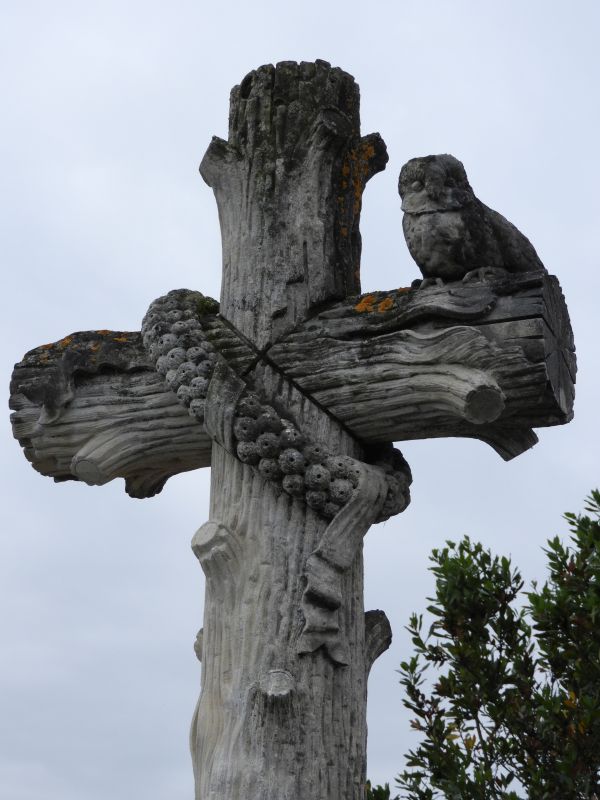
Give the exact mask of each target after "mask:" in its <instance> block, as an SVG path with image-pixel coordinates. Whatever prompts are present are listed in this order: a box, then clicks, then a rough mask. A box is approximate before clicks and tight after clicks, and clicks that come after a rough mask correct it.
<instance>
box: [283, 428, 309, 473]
mask: <svg viewBox="0 0 600 800" xmlns="http://www.w3.org/2000/svg"><path fill="white" fill-rule="evenodd" d="M281 436H282V437H283V434H281ZM279 466H280V467H281V471H282V472H284V473H285V474H286V475H294V474H301V473H303V472H304V470H305V468H306V459H305V458H304V456H303V455H302V453H301V452H300V451H299V450H296V449H295V448H293V447H288V448H286V449H285V450H284V451H283V452H282V453H281V455H280V456H279Z"/></svg>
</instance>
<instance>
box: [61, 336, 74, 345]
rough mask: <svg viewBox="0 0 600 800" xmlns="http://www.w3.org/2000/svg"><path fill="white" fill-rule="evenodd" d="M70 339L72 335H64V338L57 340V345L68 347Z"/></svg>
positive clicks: (71, 339)
mask: <svg viewBox="0 0 600 800" xmlns="http://www.w3.org/2000/svg"><path fill="white" fill-rule="evenodd" d="M72 341H73V337H72V336H65V338H64V339H61V340H60V342H58V346H59V347H68V346H69V345H70V344H71V342H72Z"/></svg>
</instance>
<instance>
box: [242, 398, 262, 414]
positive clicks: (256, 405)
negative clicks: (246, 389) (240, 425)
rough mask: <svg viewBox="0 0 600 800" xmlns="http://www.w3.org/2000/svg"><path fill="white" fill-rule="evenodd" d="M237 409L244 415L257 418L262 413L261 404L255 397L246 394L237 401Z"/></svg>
mask: <svg viewBox="0 0 600 800" xmlns="http://www.w3.org/2000/svg"><path fill="white" fill-rule="evenodd" d="M237 411H238V413H239V414H241V415H242V416H244V417H253V418H254V419H257V418H258V417H259V416H260V415H261V413H262V405H261V403H260V401H259V400H258V398H257V397H255V396H254V395H250V394H247V395H245V396H244V397H242V399H241V400H240V401H239V403H238V405H237Z"/></svg>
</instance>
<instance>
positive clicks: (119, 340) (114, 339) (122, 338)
mask: <svg viewBox="0 0 600 800" xmlns="http://www.w3.org/2000/svg"><path fill="white" fill-rule="evenodd" d="M126 341H127V337H126V336H115V337H114V338H113V342H126Z"/></svg>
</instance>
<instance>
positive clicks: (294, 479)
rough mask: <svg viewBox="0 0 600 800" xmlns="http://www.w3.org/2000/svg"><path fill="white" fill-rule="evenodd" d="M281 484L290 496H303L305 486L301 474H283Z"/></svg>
mask: <svg viewBox="0 0 600 800" xmlns="http://www.w3.org/2000/svg"><path fill="white" fill-rule="evenodd" d="M282 486H283V488H284V489H285V491H286V492H287V493H288V494H291V495H292V497H304V492H305V491H306V487H305V485H304V478H303V477H302V475H284V476H283V481H282Z"/></svg>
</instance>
